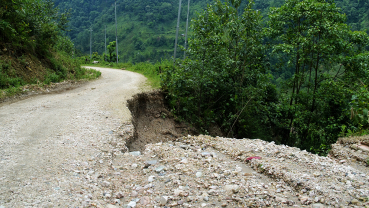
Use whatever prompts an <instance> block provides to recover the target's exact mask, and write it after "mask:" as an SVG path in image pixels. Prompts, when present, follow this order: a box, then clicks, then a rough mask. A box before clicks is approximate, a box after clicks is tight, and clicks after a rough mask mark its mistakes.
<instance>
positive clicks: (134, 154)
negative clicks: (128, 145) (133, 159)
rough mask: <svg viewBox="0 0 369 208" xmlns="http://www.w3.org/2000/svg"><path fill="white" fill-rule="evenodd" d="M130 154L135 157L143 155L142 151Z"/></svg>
mask: <svg viewBox="0 0 369 208" xmlns="http://www.w3.org/2000/svg"><path fill="white" fill-rule="evenodd" d="M129 154H130V155H133V156H139V155H141V152H140V151H135V152H130V153H129Z"/></svg>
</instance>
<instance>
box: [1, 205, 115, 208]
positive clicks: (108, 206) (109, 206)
mask: <svg viewBox="0 0 369 208" xmlns="http://www.w3.org/2000/svg"><path fill="white" fill-rule="evenodd" d="M0 208H2V207H1V206H0ZM4 208H5V207H4ZM106 208H118V207H117V206H115V205H112V204H108V205H106Z"/></svg>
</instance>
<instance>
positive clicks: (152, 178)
mask: <svg viewBox="0 0 369 208" xmlns="http://www.w3.org/2000/svg"><path fill="white" fill-rule="evenodd" d="M154 180H155V176H149V179H147V181H149V182H153V181H154Z"/></svg>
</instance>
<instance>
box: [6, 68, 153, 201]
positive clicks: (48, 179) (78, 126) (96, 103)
mask: <svg viewBox="0 0 369 208" xmlns="http://www.w3.org/2000/svg"><path fill="white" fill-rule="evenodd" d="M90 68H92V67H90ZM96 69H97V70H100V71H101V72H102V76H101V78H100V79H98V80H96V81H92V82H90V83H88V84H86V85H84V86H83V87H80V88H78V89H74V90H71V91H65V92H63V93H59V94H51V95H41V96H36V97H32V98H29V99H26V100H22V101H19V102H15V103H11V104H9V103H8V104H6V103H5V104H2V106H1V107H0V207H1V208H3V207H6V208H8V207H57V206H60V207H77V206H79V205H80V204H81V202H79V201H78V200H76V199H75V196H73V195H72V194H71V193H72V192H73V191H75V190H74V188H78V189H81V188H83V185H82V184H79V183H80V179H79V174H78V171H76V172H73V170H74V169H75V167H79V166H86V167H88V166H90V165H91V163H92V162H93V161H95V158H96V157H98V156H99V154H100V153H101V149H102V148H103V146H104V144H105V143H106V142H107V141H108V140H109V138H111V137H114V136H115V131H116V130H117V129H118V128H119V127H120V126H121V125H122V123H125V122H128V121H130V118H131V117H130V116H131V115H130V112H129V110H128V109H127V108H126V100H127V99H129V98H130V97H131V96H132V95H133V94H135V93H137V92H139V91H142V87H143V84H144V82H145V80H146V78H145V77H144V76H142V75H140V74H137V73H133V72H129V71H122V70H114V69H106V68H96ZM71 171H72V172H71Z"/></svg>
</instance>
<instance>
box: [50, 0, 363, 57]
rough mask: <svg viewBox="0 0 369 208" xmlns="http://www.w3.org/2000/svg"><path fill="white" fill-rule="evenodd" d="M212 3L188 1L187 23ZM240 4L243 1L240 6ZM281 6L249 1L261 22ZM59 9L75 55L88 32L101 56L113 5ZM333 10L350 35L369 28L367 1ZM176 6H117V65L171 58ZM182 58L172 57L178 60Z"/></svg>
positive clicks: (168, 2) (63, 1)
mask: <svg viewBox="0 0 369 208" xmlns="http://www.w3.org/2000/svg"><path fill="white" fill-rule="evenodd" d="M212 2H213V0H192V1H191V5H190V8H191V10H190V19H191V18H194V17H196V13H197V12H199V11H201V10H203V9H205V8H206V5H207V4H209V3H212ZM245 2H246V1H245V0H244V3H245ZM283 3H284V0H255V9H258V10H260V11H261V12H262V14H263V16H264V17H266V16H267V12H268V8H269V7H278V6H280V5H282V4H283ZM55 4H56V5H57V6H59V8H60V9H62V10H64V9H67V10H68V9H70V12H71V19H70V23H69V25H70V27H69V29H70V30H71V31H70V32H68V35H69V36H70V38H71V39H72V41H73V42H74V44H75V47H76V49H77V50H79V51H80V52H81V53H83V54H89V51H90V31H89V29H90V28H92V30H93V32H92V52H98V53H99V54H102V53H104V51H105V38H104V37H105V26H106V28H107V29H106V30H107V44H109V42H111V41H114V40H115V17H114V0H89V1H87V0H55ZM187 4H188V1H186V0H182V9H181V11H182V12H181V25H180V29H179V34H180V36H179V37H180V39H179V45H184V37H183V36H182V34H184V33H185V23H186V16H187ZM336 4H337V6H339V7H341V8H342V11H343V12H344V13H346V14H347V17H348V23H349V24H350V25H351V26H352V28H353V30H364V29H367V28H369V20H368V15H369V2H368V1H367V0H336ZM178 5H179V1H178V0H135V1H132V0H117V16H118V43H119V47H118V48H119V54H120V60H121V61H122V62H127V61H132V62H141V61H147V60H151V61H155V60H160V59H161V58H169V57H171V56H173V48H174V39H175V31H176V23H177V15H178ZM181 56H182V53H178V57H181Z"/></svg>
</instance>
